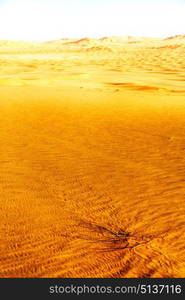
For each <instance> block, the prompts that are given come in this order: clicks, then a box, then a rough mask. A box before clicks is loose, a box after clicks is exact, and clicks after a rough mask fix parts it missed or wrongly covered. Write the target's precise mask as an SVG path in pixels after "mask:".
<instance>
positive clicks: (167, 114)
mask: <svg viewBox="0 0 185 300" xmlns="http://www.w3.org/2000/svg"><path fill="white" fill-rule="evenodd" d="M184 50H185V37H184V36H180V37H179V36H178V37H173V38H170V39H165V40H162V39H150V38H134V37H125V38H120V37H108V38H103V39H100V40H93V39H82V40H80V41H79V40H75V39H73V40H70V39H67V40H66V39H63V40H60V41H50V42H45V43H32V44H30V43H24V42H11V41H1V42H0V95H1V98H0V111H1V117H0V147H1V148H0V170H1V171H0V191H1V197H0V212H1V215H0V217H1V218H0V219H1V221H0V276H1V277H184V276H185V247H184V244H185V230H184V225H185V221H184V220H185V205H184V198H185V184H184V183H185V156H184V151H185V121H184V120H185V84H184V81H185V59H184V58H185V57H184V53H185V51H184Z"/></svg>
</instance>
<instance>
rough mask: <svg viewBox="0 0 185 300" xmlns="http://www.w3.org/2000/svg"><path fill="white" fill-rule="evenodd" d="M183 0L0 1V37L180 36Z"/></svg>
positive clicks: (183, 24) (183, 27) (183, 20)
mask: <svg viewBox="0 0 185 300" xmlns="http://www.w3.org/2000/svg"><path fill="white" fill-rule="evenodd" d="M184 16H185V0H151V1H150V0H0V40H25V41H49V40H56V39H60V38H83V37H91V38H101V37H104V36H128V35H132V36H146V37H169V36H173V35H178V34H185V17H184Z"/></svg>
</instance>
